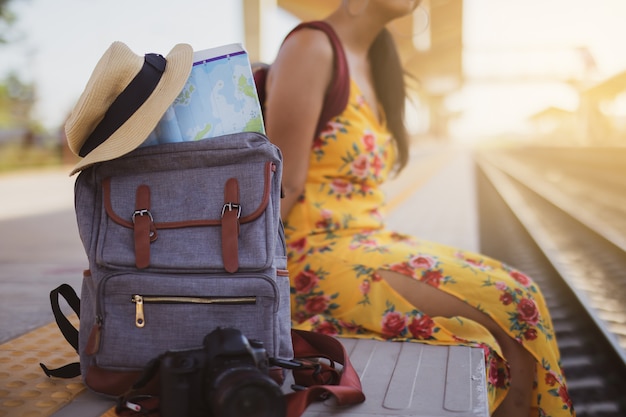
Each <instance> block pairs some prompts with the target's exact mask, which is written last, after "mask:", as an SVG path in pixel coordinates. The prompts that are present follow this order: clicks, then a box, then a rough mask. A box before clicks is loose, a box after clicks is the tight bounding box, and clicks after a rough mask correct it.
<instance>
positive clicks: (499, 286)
mask: <svg viewBox="0 0 626 417" xmlns="http://www.w3.org/2000/svg"><path fill="white" fill-rule="evenodd" d="M493 285H494V286H495V287H496V288H497V289H499V290H500V291H504V290H506V288H507V285H506V284H505V283H504V282H502V281H498V282H496V283H495V284H493Z"/></svg>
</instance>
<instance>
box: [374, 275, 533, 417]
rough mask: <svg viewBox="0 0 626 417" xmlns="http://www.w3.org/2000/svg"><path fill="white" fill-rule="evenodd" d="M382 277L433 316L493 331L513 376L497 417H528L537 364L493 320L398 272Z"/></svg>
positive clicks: (452, 297) (449, 296)
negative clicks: (461, 319) (460, 319)
mask: <svg viewBox="0 0 626 417" xmlns="http://www.w3.org/2000/svg"><path fill="white" fill-rule="evenodd" d="M378 273H379V275H380V276H381V277H383V279H385V281H387V282H388V283H389V285H391V286H392V287H393V289H394V290H396V291H397V292H398V293H399V294H402V295H403V296H404V298H405V299H406V300H407V301H408V302H409V303H411V304H413V305H414V306H415V307H416V308H418V309H419V310H421V311H423V312H424V313H426V314H428V315H429V316H442V317H453V316H462V317H466V318H468V319H470V320H473V321H475V322H478V323H480V324H481V325H483V326H484V327H485V328H486V329H487V330H489V332H491V334H492V335H493V336H494V337H495V338H496V340H497V341H498V343H499V344H500V348H501V349H502V352H503V354H504V356H505V357H506V360H507V362H508V363H509V367H510V372H511V384H510V388H509V392H508V394H507V396H506V398H505V399H504V401H503V402H502V404H501V405H500V406H499V407H498V409H497V410H496V411H495V413H494V416H508V417H517V416H520V417H522V416H523V417H528V415H529V413H530V403H531V395H532V389H533V383H534V379H535V366H536V361H535V359H534V358H533V356H532V355H531V354H530V353H528V351H526V349H524V347H523V346H522V345H520V344H519V343H518V342H517V341H515V340H514V339H513V338H511V337H510V336H509V335H508V334H507V333H506V332H505V331H504V330H503V329H502V328H501V327H500V326H498V325H497V324H496V323H495V322H494V321H493V320H492V319H491V317H489V316H487V315H486V314H485V313H483V312H481V311H479V310H477V309H475V308H473V307H472V306H470V305H469V304H467V303H465V302H463V301H461V300H459V299H458V298H456V297H454V296H452V295H450V294H447V293H445V292H444V291H440V290H438V289H437V288H435V287H433V286H430V285H428V284H424V283H422V282H420V281H418V280H416V279H413V278H410V277H407V276H405V275H402V274H399V273H397V272H392V271H384V270H379V271H378Z"/></svg>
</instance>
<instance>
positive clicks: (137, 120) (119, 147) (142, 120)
mask: <svg viewBox="0 0 626 417" xmlns="http://www.w3.org/2000/svg"><path fill="white" fill-rule="evenodd" d="M165 59H166V61H167V64H166V66H165V71H164V72H163V75H162V76H161V80H160V81H159V83H158V84H157V86H156V88H155V89H154V91H153V92H152V94H150V96H149V97H148V98H147V99H146V101H145V102H144V103H143V104H142V105H141V107H140V108H139V109H137V111H136V112H135V113H133V115H132V116H131V117H129V118H128V120H127V121H126V122H124V124H123V125H122V126H120V127H119V128H118V129H117V130H116V131H115V132H114V133H113V134H112V135H111V136H110V137H109V138H107V140H105V141H104V142H103V143H101V144H100V145H99V146H98V147H96V148H95V149H94V150H93V151H91V152H89V153H88V154H87V155H86V156H85V157H84V158H83V159H81V160H80V161H79V162H78V163H77V164H76V165H75V166H74V167H73V168H72V172H71V173H70V176H71V175H74V174H75V173H77V172H79V171H81V170H83V169H85V168H87V167H88V166H90V165H93V164H95V163H97V162H102V161H109V160H111V159H115V158H118V157H120V156H122V155H125V154H127V153H129V152H131V151H133V150H134V149H136V148H137V147H139V145H141V144H142V143H143V142H144V141H145V140H146V139H147V138H148V136H149V135H150V133H151V132H152V131H153V130H154V129H155V128H156V126H157V124H158V123H159V120H161V117H163V114H165V111H166V110H167V108H168V107H169V106H170V105H171V104H172V103H173V102H174V99H176V97H177V96H178V95H179V94H180V92H181V91H182V89H183V87H184V86H185V83H186V82H187V79H188V78H189V74H190V73H191V66H192V61H193V49H192V48H191V46H190V45H188V44H178V45H176V46H174V48H172V50H171V51H170V53H169V54H168V55H167V56H166V58H165Z"/></svg>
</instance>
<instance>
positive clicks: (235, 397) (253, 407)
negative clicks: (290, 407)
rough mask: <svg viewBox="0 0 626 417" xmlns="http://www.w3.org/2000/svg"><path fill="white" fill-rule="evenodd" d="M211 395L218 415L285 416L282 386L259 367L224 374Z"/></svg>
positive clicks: (247, 416)
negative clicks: (259, 369)
mask: <svg viewBox="0 0 626 417" xmlns="http://www.w3.org/2000/svg"><path fill="white" fill-rule="evenodd" d="M211 394H212V395H211V408H212V410H213V414H214V416H215V417H284V416H285V413H286V405H285V399H284V397H283V393H282V391H281V390H280V387H279V386H278V384H277V383H276V382H275V381H274V380H273V379H271V378H270V377H269V376H267V375H264V374H261V373H260V372H259V371H258V370H257V369H251V370H234V371H231V372H227V373H226V374H223V375H222V378H220V381H219V383H218V384H217V386H215V387H214V391H213V392H212V393H211Z"/></svg>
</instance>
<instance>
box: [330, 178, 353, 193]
mask: <svg viewBox="0 0 626 417" xmlns="http://www.w3.org/2000/svg"><path fill="white" fill-rule="evenodd" d="M330 188H331V189H332V190H333V191H334V192H335V193H337V194H339V195H347V194H350V193H351V192H352V184H351V183H350V182H348V181H346V180H343V179H341V178H335V179H334V180H333V181H332V182H331V183H330Z"/></svg>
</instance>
